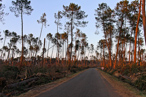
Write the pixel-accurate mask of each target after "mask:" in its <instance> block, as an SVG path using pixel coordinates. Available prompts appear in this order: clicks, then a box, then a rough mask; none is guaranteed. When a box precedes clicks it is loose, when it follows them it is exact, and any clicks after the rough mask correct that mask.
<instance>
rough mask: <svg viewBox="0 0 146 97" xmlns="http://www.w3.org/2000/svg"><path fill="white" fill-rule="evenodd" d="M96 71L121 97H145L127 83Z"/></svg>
mask: <svg viewBox="0 0 146 97" xmlns="http://www.w3.org/2000/svg"><path fill="white" fill-rule="evenodd" d="M97 71H99V72H100V74H101V75H102V77H103V78H104V79H106V80H107V81H108V82H109V83H110V84H111V85H112V87H113V88H115V89H116V92H117V93H118V94H120V95H121V96H122V97H145V96H146V95H143V94H142V92H141V91H139V90H138V89H136V88H134V87H133V86H131V85H129V84H128V83H125V82H122V81H120V80H119V79H118V78H115V77H114V76H112V75H109V74H107V73H105V72H103V71H101V70H99V69H97Z"/></svg>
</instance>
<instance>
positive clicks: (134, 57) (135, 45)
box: [134, 0, 141, 63]
mask: <svg viewBox="0 0 146 97" xmlns="http://www.w3.org/2000/svg"><path fill="white" fill-rule="evenodd" d="M140 12H141V0H140V6H139V13H138V19H137V25H136V32H135V44H134V63H136V45H137V34H138V25H139V19H140Z"/></svg>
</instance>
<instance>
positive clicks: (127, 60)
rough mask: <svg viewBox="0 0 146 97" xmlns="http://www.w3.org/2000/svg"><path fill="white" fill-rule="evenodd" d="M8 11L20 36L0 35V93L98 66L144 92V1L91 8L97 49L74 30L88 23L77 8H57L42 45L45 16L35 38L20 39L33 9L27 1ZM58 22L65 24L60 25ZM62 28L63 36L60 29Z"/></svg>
mask: <svg viewBox="0 0 146 97" xmlns="http://www.w3.org/2000/svg"><path fill="white" fill-rule="evenodd" d="M2 2H3V1H2V0H0V22H5V21H4V19H5V17H6V16H7V17H8V16H9V13H7V12H5V10H4V9H5V5H4V4H3V3H2ZM9 9H10V12H11V13H13V15H15V16H16V17H17V18H20V19H21V21H20V22H21V35H19V34H18V33H17V32H13V31H10V30H9V29H5V30H4V31H2V32H0V42H2V43H3V45H1V46H0V92H2V93H4V94H6V95H16V94H20V93H22V92H24V91H27V90H29V88H30V87H33V86H36V85H40V84H45V83H49V82H51V81H54V80H57V79H60V78H63V77H65V76H67V75H70V74H73V73H76V72H78V71H81V70H84V69H87V68H93V67H94V68H97V67H101V69H102V70H103V71H105V72H107V73H109V74H111V75H114V76H116V77H118V78H120V79H121V80H124V81H126V82H128V83H130V84H131V85H133V86H135V87H137V88H138V89H140V90H143V91H145V90H146V61H145V60H146V53H145V51H146V49H145V42H146V24H145V23H146V16H145V0H133V1H132V2H129V1H127V0H121V1H120V2H118V3H117V4H116V5H115V7H114V9H112V8H110V6H108V4H106V3H101V4H98V6H97V8H96V9H92V10H95V14H94V16H95V17H93V18H95V27H96V29H97V30H100V33H103V35H104V38H103V39H101V40H99V41H97V45H93V44H89V43H88V41H87V38H88V36H87V35H86V33H84V32H82V31H81V29H79V28H85V27H86V26H87V25H88V22H90V21H86V18H87V17H88V13H86V12H85V11H84V10H82V8H81V6H80V5H78V4H75V3H70V4H69V5H62V9H58V10H61V11H58V12H56V13H54V18H55V21H54V23H55V24H56V29H55V30H56V33H55V34H54V35H53V34H52V33H47V35H46V37H45V38H44V39H43V40H41V36H42V34H43V33H44V32H43V29H44V27H46V26H47V25H48V24H47V18H46V16H47V15H46V13H43V14H42V16H40V19H38V20H36V21H37V22H38V24H40V25H41V29H40V35H39V36H38V37H35V35H34V34H35V33H30V34H28V35H26V34H25V32H24V23H23V21H24V15H27V16H29V15H31V13H32V12H33V10H35V9H33V8H32V6H31V0H14V1H12V2H11V6H9ZM63 19H66V20H67V21H66V23H62V20H63ZM63 24H64V25H63ZM25 26H27V25H25ZM63 26H64V31H65V32H62V31H61V30H60V29H62V28H63ZM2 33H3V35H2ZM96 34H97V37H98V33H96ZM95 41H96V40H95ZM24 84H25V85H24ZM18 85H19V86H21V87H17V86H18Z"/></svg>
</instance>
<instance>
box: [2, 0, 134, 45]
mask: <svg viewBox="0 0 146 97" xmlns="http://www.w3.org/2000/svg"><path fill="white" fill-rule="evenodd" d="M11 1H12V0H3V4H5V6H6V8H5V12H8V13H9V15H8V16H6V17H4V18H5V21H4V22H5V24H2V23H0V31H1V32H2V31H3V30H6V29H8V30H10V31H15V32H17V33H18V34H20V35H21V19H20V17H15V16H14V13H11V12H10V11H9V7H10V6H11ZM14 1H15V0H14ZM119 1H121V0H31V6H32V8H33V9H34V11H33V12H32V14H31V15H30V16H28V15H24V34H29V33H33V34H34V36H36V37H38V36H39V34H40V30H41V24H38V23H37V20H39V19H40V16H41V15H42V14H43V13H44V12H45V13H46V15H47V21H48V22H47V24H49V25H50V26H48V27H46V28H44V29H43V33H42V37H41V39H43V38H44V37H46V35H47V33H52V34H53V35H54V34H55V33H56V25H55V23H54V21H55V18H54V13H56V12H58V11H59V10H60V11H62V10H63V5H65V6H68V5H69V4H70V3H75V4H78V5H79V6H81V10H83V11H85V12H86V14H88V17H87V18H86V19H85V20H86V21H88V22H89V23H88V25H87V27H85V28H80V29H81V31H82V32H84V33H86V35H87V37H88V42H89V44H91V43H92V44H94V45H95V46H96V45H97V42H98V41H99V40H100V39H102V38H103V34H102V31H100V30H98V31H99V33H100V34H98V35H95V31H96V27H95V22H96V21H95V16H94V14H95V9H96V8H97V7H98V4H100V3H103V2H104V3H107V4H108V5H109V6H110V7H111V8H114V7H115V6H116V4H117V2H119ZM129 1H132V0H129ZM65 21H66V20H65V19H63V20H62V22H65ZM74 31H75V30H74ZM59 32H60V33H62V32H64V30H63V29H62V30H60V31H59ZM0 44H2V42H0Z"/></svg>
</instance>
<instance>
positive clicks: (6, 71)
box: [1, 65, 20, 79]
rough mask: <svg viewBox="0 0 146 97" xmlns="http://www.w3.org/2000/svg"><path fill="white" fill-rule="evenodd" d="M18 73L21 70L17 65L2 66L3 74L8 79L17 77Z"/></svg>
mask: <svg viewBox="0 0 146 97" xmlns="http://www.w3.org/2000/svg"><path fill="white" fill-rule="evenodd" d="M18 73H20V72H19V69H18V68H17V67H15V66H9V65H4V66H3V67H2V71H1V74H2V75H1V76H2V77H5V78H6V79H16V77H17V75H18Z"/></svg>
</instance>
